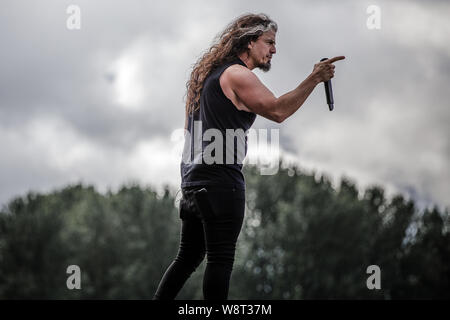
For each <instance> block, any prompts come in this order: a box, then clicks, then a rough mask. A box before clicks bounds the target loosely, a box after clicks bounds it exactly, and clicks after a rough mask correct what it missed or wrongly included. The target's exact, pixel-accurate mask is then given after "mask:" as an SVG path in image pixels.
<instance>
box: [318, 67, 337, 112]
mask: <svg viewBox="0 0 450 320" xmlns="http://www.w3.org/2000/svg"><path fill="white" fill-rule="evenodd" d="M327 59H328V58H323V59H321V60H320V61H324V60H327ZM323 84H324V85H325V94H326V95H327V103H328V108H329V109H330V111H333V109H334V100H333V88H332V86H331V79H330V80H328V81H324V82H323Z"/></svg>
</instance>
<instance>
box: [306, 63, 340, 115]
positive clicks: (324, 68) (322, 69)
mask: <svg viewBox="0 0 450 320" xmlns="http://www.w3.org/2000/svg"><path fill="white" fill-rule="evenodd" d="M343 59H345V57H344V56H338V57H334V58H331V59H328V58H323V59H321V60H320V62H319V63H317V64H315V65H314V71H313V72H315V73H316V75H317V76H318V78H319V81H320V82H324V86H325V94H326V97H327V104H328V107H329V109H330V111H332V110H333V108H334V100H333V88H332V86H331V78H333V77H334V68H335V66H334V65H333V62H336V61H339V60H343Z"/></svg>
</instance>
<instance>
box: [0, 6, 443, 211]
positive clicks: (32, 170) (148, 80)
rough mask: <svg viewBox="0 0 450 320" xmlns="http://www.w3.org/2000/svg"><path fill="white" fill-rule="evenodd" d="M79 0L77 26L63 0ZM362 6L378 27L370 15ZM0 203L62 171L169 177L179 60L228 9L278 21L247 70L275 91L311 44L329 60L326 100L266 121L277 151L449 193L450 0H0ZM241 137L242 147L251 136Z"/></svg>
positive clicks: (304, 63) (416, 191) (333, 171)
mask: <svg viewBox="0 0 450 320" xmlns="http://www.w3.org/2000/svg"><path fill="white" fill-rule="evenodd" d="M70 5H77V6H78V7H79V8H80V10H81V11H80V13H81V20H80V21H81V25H80V26H81V28H80V29H79V30H76V29H75V30H70V29H68V28H67V20H68V19H69V18H70V16H71V14H70V13H67V8H68V7H69V6H70ZM370 5H376V6H378V7H379V8H380V18H381V19H380V22H381V25H380V26H381V28H380V29H369V28H368V27H367V20H368V18H369V17H370V16H371V14H372V13H367V8H368V7H369V6H370ZM0 6H1V10H0V39H1V49H0V70H1V72H0V148H1V157H0V179H1V180H0V203H1V204H5V203H7V201H9V200H11V199H12V198H13V197H14V196H17V195H24V194H26V192H28V191H30V190H33V191H38V192H49V191H51V190H54V189H57V188H61V187H63V186H65V185H67V184H69V183H77V182H83V183H86V184H93V185H95V186H96V187H97V188H98V189H99V190H100V191H105V190H107V189H108V188H111V189H113V190H115V189H116V188H117V187H118V186H120V185H122V184H124V183H128V182H131V181H134V182H138V183H140V184H142V185H151V186H154V187H156V188H159V189H160V188H161V187H162V186H163V185H164V184H169V185H171V186H173V188H174V189H175V190H176V189H178V188H179V184H180V175H179V162H180V159H181V155H180V152H181V150H180V140H179V139H177V137H178V138H179V137H180V129H181V128H182V127H183V125H184V100H183V98H184V94H185V83H186V80H187V79H188V76H189V72H190V70H191V67H192V64H193V63H194V62H195V61H196V59H197V58H198V57H199V55H200V54H201V53H202V52H203V51H204V50H206V49H207V48H208V47H209V45H210V44H211V41H212V40H213V38H214V36H216V34H217V33H219V32H220V31H221V30H222V29H223V28H224V27H225V26H226V24H228V23H229V22H230V21H231V20H232V19H234V18H235V17H237V16H239V15H241V14H243V13H247V12H252V13H260V12H263V13H266V14H268V15H269V16H270V17H271V18H273V19H274V20H275V21H277V23H278V26H279V30H278V33H277V39H276V40H277V53H276V55H274V57H273V59H272V70H271V71H270V72H268V73H262V72H260V71H255V73H256V74H257V75H258V76H259V77H260V79H261V80H262V81H263V83H264V84H266V85H267V86H268V87H269V88H270V89H271V90H272V91H273V92H274V94H275V95H276V96H280V95H282V94H284V93H286V92H287V91H289V90H292V89H294V88H295V87H296V86H297V85H298V84H299V83H300V82H301V81H303V80H304V79H305V78H306V77H307V76H308V74H309V73H310V72H311V71H312V68H313V65H314V63H316V62H317V61H318V60H320V58H322V57H332V56H337V55H345V56H346V60H344V61H339V62H336V76H335V78H334V79H333V89H334V99H335V110H334V111H333V112H330V111H329V110H328V107H327V105H326V101H325V96H324V89H323V85H322V84H321V85H319V86H318V87H317V88H316V89H315V91H314V92H313V93H312V94H311V96H310V97H309V99H308V100H307V101H306V103H305V104H304V105H303V106H302V108H301V109H300V110H299V111H298V112H297V113H295V114H294V115H293V116H292V117H290V118H288V119H287V120H286V121H285V122H283V123H282V124H276V123H273V122H270V121H269V120H266V119H264V118H262V117H260V116H258V117H257V120H256V122H255V124H254V125H253V128H255V129H256V128H278V129H279V130H280V131H279V134H280V146H281V152H282V154H283V156H285V157H288V158H289V159H290V160H291V161H295V162H297V163H298V164H299V165H300V167H302V168H304V169H305V170H308V171H311V170H316V171H317V172H319V173H324V174H326V175H328V176H330V177H331V178H332V179H334V181H339V179H340V178H341V177H342V176H346V177H349V178H351V179H353V180H354V181H355V182H356V183H357V186H358V187H359V188H361V189H362V188H366V187H367V186H369V185H372V184H379V185H382V186H384V187H385V188H387V191H388V192H389V193H391V194H392V193H394V192H401V193H404V194H405V195H407V196H411V197H413V198H414V199H416V200H417V201H419V203H420V204H421V205H422V206H426V205H430V204H433V203H434V204H438V205H439V206H441V207H442V206H450V197H449V194H450V188H449V183H450V173H449V168H448V163H449V161H450V144H449V131H450V130H449V123H450V99H449V98H450V97H449V91H450V90H449V83H450V41H449V39H450V20H449V19H448V17H449V16H450V5H449V4H448V2H446V1H395V2H394V1H298V0H295V1H283V0H280V1H261V0H258V1H241V0H238V1H191V0H189V1H143V0H141V1H137V0H127V1H125V0H122V1H119V0H117V1H100V0H96V1H80V0H73V1H60V0H58V1H56V0H54V1H43V0H36V1H17V0H14V1H12V0H11V1H2V2H1V5H0ZM251 147H252V146H249V148H251Z"/></svg>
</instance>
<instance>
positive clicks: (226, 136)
mask: <svg viewBox="0 0 450 320" xmlns="http://www.w3.org/2000/svg"><path fill="white" fill-rule="evenodd" d="M234 64H240V65H242V66H244V67H246V65H245V63H244V62H243V61H242V60H241V59H239V58H235V59H233V60H231V61H230V62H227V63H225V64H223V65H222V66H220V67H217V68H216V69H214V70H213V71H212V72H211V73H210V75H209V76H208V77H207V78H206V80H205V82H204V84H203V89H202V93H201V95H200V108H199V109H198V110H196V111H195V112H194V114H193V116H192V114H189V117H188V128H187V130H188V132H189V134H190V135H185V142H184V150H183V158H182V161H181V165H180V168H181V187H182V188H183V187H190V186H199V185H219V186H225V187H235V188H239V189H245V179H244V175H243V174H242V161H243V160H244V158H245V156H246V154H247V133H248V129H249V128H250V127H251V126H252V124H253V122H254V121H255V118H256V114H255V113H252V112H247V111H242V110H238V109H237V108H236V107H235V105H234V104H233V103H232V102H231V100H230V99H228V98H227V97H226V96H225V94H224V93H223V91H222V88H221V86H220V82H219V78H220V76H221V75H222V73H223V72H224V71H225V69H227V68H228V67H229V66H231V65H234ZM205 132H206V134H205ZM219 134H221V135H222V139H220V138H219V139H217V135H219ZM220 140H222V141H220ZM220 150H222V155H220Z"/></svg>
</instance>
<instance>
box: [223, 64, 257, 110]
mask: <svg viewBox="0 0 450 320" xmlns="http://www.w3.org/2000/svg"><path fill="white" fill-rule="evenodd" d="M251 75H254V74H253V72H251V71H250V70H249V69H247V68H246V67H244V66H241V65H239V64H234V65H232V66H230V67H228V68H227V69H226V70H225V71H224V72H223V73H222V75H221V76H220V79H219V82H220V86H221V87H222V91H223V93H224V94H225V96H226V97H227V98H228V99H230V100H231V102H232V103H233V104H234V105H235V107H236V108H237V109H238V110H243V111H247V112H251V111H250V109H248V108H247V106H246V105H245V104H244V103H243V102H242V100H241V99H240V98H239V97H238V96H237V95H236V93H235V89H236V88H237V87H238V86H239V85H240V84H241V83H243V82H246V81H248V80H247V79H248V78H249V76H251Z"/></svg>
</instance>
